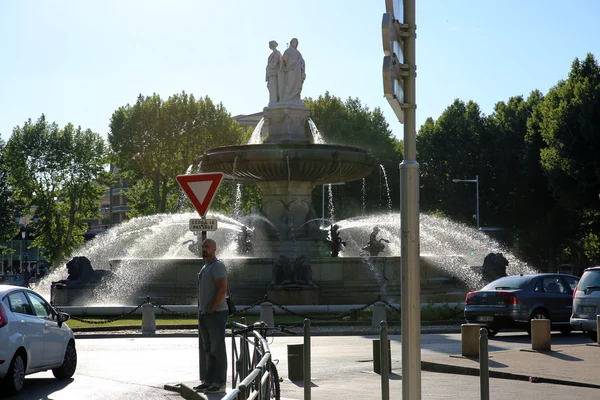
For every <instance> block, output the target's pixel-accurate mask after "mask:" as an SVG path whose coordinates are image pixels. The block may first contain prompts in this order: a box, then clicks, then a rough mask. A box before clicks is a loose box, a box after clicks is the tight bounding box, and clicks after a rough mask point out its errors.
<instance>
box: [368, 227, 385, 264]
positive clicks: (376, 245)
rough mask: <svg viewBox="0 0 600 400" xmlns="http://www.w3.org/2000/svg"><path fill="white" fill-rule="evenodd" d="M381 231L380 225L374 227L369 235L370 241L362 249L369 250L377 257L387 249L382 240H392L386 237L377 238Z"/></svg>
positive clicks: (370, 254)
mask: <svg viewBox="0 0 600 400" xmlns="http://www.w3.org/2000/svg"><path fill="white" fill-rule="evenodd" d="M378 233H379V227H377V226H376V227H374V228H373V232H371V236H370V237H369V243H367V245H366V246H365V247H363V248H362V249H363V250H365V251H368V252H369V256H371V257H377V256H378V255H379V253H381V252H382V251H383V250H385V245H384V244H383V243H381V242H386V243H389V242H390V241H389V240H387V239H384V238H380V239H377V234H378Z"/></svg>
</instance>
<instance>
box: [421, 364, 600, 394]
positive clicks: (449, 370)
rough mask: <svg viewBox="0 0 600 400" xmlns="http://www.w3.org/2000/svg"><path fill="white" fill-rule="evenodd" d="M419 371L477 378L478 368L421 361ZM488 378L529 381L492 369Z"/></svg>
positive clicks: (572, 383)
mask: <svg viewBox="0 0 600 400" xmlns="http://www.w3.org/2000/svg"><path fill="white" fill-rule="evenodd" d="M421 370H423V371H429V372H439V373H444V374H455V375H471V376H479V368H474V367H463V366H458V365H451V364H441V363H435V362H430V361H421ZM489 375H490V378H499V379H509V380H515V381H529V378H530V377H529V376H527V375H523V374H513V373H510V372H501V371H495V370H493V369H490V370H489ZM537 378H538V380H537V382H539V383H552V384H555V385H564V386H576V387H585V388H592V389H600V384H599V385H595V384H592V383H585V382H577V381H568V380H565V379H556V378H544V377H541V376H540V377H537Z"/></svg>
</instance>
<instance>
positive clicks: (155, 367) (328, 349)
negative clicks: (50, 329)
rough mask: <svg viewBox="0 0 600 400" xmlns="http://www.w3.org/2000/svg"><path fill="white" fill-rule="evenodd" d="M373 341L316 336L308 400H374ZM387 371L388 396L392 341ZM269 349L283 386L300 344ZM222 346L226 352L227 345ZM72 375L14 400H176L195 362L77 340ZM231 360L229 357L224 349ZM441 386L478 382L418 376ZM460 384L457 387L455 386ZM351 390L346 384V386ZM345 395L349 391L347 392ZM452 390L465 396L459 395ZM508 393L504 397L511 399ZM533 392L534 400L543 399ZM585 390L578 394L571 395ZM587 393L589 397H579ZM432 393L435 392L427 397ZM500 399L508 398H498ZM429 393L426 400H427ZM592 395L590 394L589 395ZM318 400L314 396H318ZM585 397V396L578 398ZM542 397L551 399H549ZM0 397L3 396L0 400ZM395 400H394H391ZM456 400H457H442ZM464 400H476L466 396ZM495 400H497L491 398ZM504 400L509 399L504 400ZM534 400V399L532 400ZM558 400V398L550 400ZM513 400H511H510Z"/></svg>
mask: <svg viewBox="0 0 600 400" xmlns="http://www.w3.org/2000/svg"><path fill="white" fill-rule="evenodd" d="M374 338H375V337H373V336H367V337H365V336H343V337H340V336H318V337H313V338H312V346H311V347H312V377H313V379H312V382H313V388H315V389H314V395H313V398H315V399H317V398H326V399H330V400H331V399H334V398H335V397H336V396H335V394H336V393H339V392H340V391H343V390H345V389H348V384H349V382H352V381H355V382H358V381H361V382H363V381H364V383H361V387H360V388H357V392H356V398H361V397H360V396H363V395H361V394H360V390H358V389H361V390H363V391H364V390H367V392H368V393H369V394H372V395H373V397H371V396H368V397H370V398H380V395H379V394H378V393H377V391H378V390H379V389H378V388H379V382H380V380H379V377H378V375H374V374H373V373H372V370H373V361H372V360H373V354H372V344H371V340H372V339H374ZM390 339H391V342H392V345H391V346H392V368H393V370H394V373H393V374H392V375H391V377H390V379H391V383H390V388H391V389H392V390H398V389H397V387H398V385H400V384H401V381H400V375H399V374H400V373H401V371H400V368H401V360H400V354H401V345H400V340H399V339H400V338H399V336H395V335H392V336H391V337H390ZM270 340H272V343H271V344H270V347H271V351H272V353H273V356H274V358H275V359H279V365H278V370H279V373H280V375H281V376H282V377H283V378H287V375H288V373H287V359H286V358H287V347H286V346H287V344H292V343H302V336H298V337H277V338H274V339H270ZM421 340H422V354H423V355H424V356H425V355H434V354H459V353H460V350H461V344H460V335H459V334H427V335H422V338H421ZM227 342H228V345H230V344H231V342H230V340H229V339H228V340H227ZM552 342H553V344H557V345H558V344H578V343H588V342H589V339H588V338H587V337H586V336H584V335H582V334H580V333H573V334H571V335H569V336H561V335H560V334H556V335H553V337H552ZM528 343H529V338H528V337H527V335H525V334H500V335H499V336H498V337H497V338H494V339H492V340H490V351H491V352H493V351H499V350H510V349H519V348H523V347H526V346H527V344H528ZM77 350H78V357H79V361H78V368H77V372H76V374H75V376H74V378H73V379H71V380H69V381H63V382H59V381H57V380H55V379H54V378H53V377H52V373H50V372H43V373H38V374H34V375H30V376H28V377H27V379H26V388H25V391H24V393H23V394H22V395H20V396H17V397H13V399H23V400H25V399H26V400H37V399H40V400H42V399H44V400H45V399H52V400H63V399H64V400H67V399H68V400H81V399H84V400H94V399H180V397H179V395H177V394H173V393H170V392H167V391H165V390H163V385H164V384H166V383H169V384H173V383H179V382H194V381H195V380H196V379H197V375H198V354H197V339H196V338H164V337H157V338H135V339H124V338H112V339H78V340H77ZM229 354H231V352H230V349H229ZM228 375H229V376H230V375H231V373H229V374H228ZM441 381H444V382H446V385H452V384H456V385H458V384H459V383H460V384H467V385H471V386H472V389H473V390H472V391H473V395H476V394H478V392H477V390H476V389H477V387H478V386H477V385H478V378H477V377H459V376H456V375H448V374H434V373H423V383H422V387H423V393H424V397H423V398H424V399H425V398H440V399H442V398H446V397H444V393H446V394H448V395H450V394H452V393H456V392H452V390H451V388H450V386H447V388H448V391H446V390H445V391H444V392H440V393H438V394H435V393H437V392H435V390H439V388H438V387H437V386H439V383H440V382H441ZM461 382H462V383H461ZM350 385H352V383H350ZM495 385H496V386H498V385H506V386H507V387H508V386H510V390H518V388H519V387H520V385H529V386H527V387H531V385H530V384H528V383H525V382H514V381H505V380H493V382H492V385H491V386H492V390H493V389H494V387H495ZM350 387H351V386H350ZM536 387H538V388H540V390H541V388H542V387H545V388H547V389H548V390H550V389H552V390H551V391H550V392H549V393H551V394H556V395H558V394H560V393H563V392H562V391H563V390H568V391H566V392H564V393H565V394H566V393H572V391H573V388H570V389H569V388H567V387H557V388H551V385H543V386H542V385H539V386H536ZM456 390H463V392H464V388H463V389H460V387H458V388H457V389H456ZM510 390H508V392H507V393H509V392H510ZM540 390H538V393H539V394H540V396H542V395H543V394H544V392H545V391H543V390H542V391H540ZM577 390H584V389H577ZM585 390H591V389H585ZM432 391H433V392H432ZM503 392H506V391H505V390H503ZM426 393H430V394H429V397H425V394H426ZM594 393H595V392H594ZM302 394H303V388H302V387H301V386H298V384H297V383H294V382H290V381H289V380H287V379H286V380H284V382H282V396H283V397H285V398H291V399H301V398H302V397H303V395H302ZM317 394H319V395H318V396H317ZM582 394H583V393H582ZM544 396H545V397H540V398H544V399H549V398H555V397H552V395H550V397H548V395H544ZM0 397H1V394H0ZM352 397H353V396H347V395H346V396H343V397H339V398H352ZM395 397H396V398H398V397H399V396H395ZM448 398H455V397H448ZM461 398H463V399H468V398H478V397H476V396H475V397H470V396H467V395H464V396H462V397H461ZM493 398H501V397H493ZM507 398H509V397H507ZM534 398H535V396H534ZM556 398H558V397H556ZM513 399H514V397H513Z"/></svg>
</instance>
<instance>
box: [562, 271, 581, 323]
mask: <svg viewBox="0 0 600 400" xmlns="http://www.w3.org/2000/svg"><path fill="white" fill-rule="evenodd" d="M561 278H562V279H563V281H565V283H566V284H567V285H568V287H569V289H571V290H570V292H569V298H568V300H567V301H568V303H569V318H571V315H572V314H573V291H574V290H575V287H577V284H578V283H579V278H577V277H575V276H569V275H564V276H562V277H561Z"/></svg>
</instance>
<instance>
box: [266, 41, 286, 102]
mask: <svg viewBox="0 0 600 400" xmlns="http://www.w3.org/2000/svg"><path fill="white" fill-rule="evenodd" d="M278 45H279V44H278V43H277V42H276V41H274V40H271V41H270V42H269V48H270V49H271V50H272V53H271V54H270V55H269V58H268V60H267V73H266V82H267V89H268V90H269V105H272V104H274V103H278V102H279V99H280V98H281V97H282V95H283V86H284V75H283V61H282V59H281V53H280V52H279V50H277V46H278Z"/></svg>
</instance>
